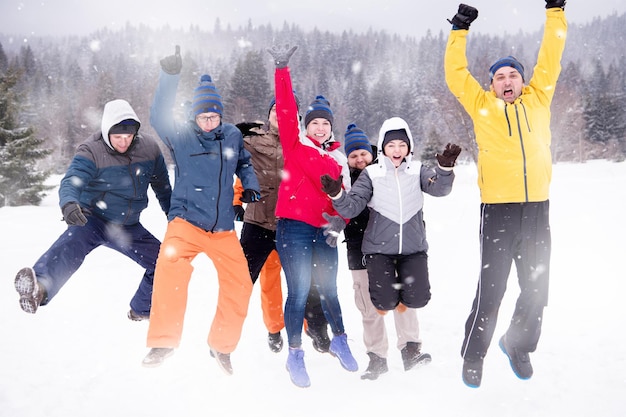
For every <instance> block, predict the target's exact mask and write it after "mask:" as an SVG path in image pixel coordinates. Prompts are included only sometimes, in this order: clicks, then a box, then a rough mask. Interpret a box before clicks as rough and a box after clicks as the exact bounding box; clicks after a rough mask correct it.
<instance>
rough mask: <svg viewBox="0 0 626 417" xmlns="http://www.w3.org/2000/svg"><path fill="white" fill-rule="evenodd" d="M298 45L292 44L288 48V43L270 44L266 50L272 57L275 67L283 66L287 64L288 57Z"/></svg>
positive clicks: (289, 57)
mask: <svg viewBox="0 0 626 417" xmlns="http://www.w3.org/2000/svg"><path fill="white" fill-rule="evenodd" d="M296 49H298V46H293V47H291V49H289V45H284V46H282V47H280V46H276V45H274V46H272V47H271V48H268V50H267V52H269V54H270V55H271V56H272V58H274V65H276V68H285V67H286V66H287V65H289V59H291V55H293V53H294V52H296Z"/></svg>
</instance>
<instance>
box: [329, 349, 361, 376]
mask: <svg viewBox="0 0 626 417" xmlns="http://www.w3.org/2000/svg"><path fill="white" fill-rule="evenodd" d="M328 353H330V354H331V355H332V356H334V357H335V358H337V359H339V363H340V364H341V366H342V367H343V369H345V370H346V371H349V372H356V371H358V370H359V364H358V363H357V362H356V359H354V358H353V360H354V367H349V366H348V364H347V363H346V362H345V361H344V360H343V359H342V358H341V356H339V355H337V354H336V353H335V352H333V351H332V350H330V349H329V350H328Z"/></svg>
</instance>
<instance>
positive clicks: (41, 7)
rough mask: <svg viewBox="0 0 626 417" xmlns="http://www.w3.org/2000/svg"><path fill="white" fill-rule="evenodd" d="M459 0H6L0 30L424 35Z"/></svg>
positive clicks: (604, 10)
mask: <svg viewBox="0 0 626 417" xmlns="http://www.w3.org/2000/svg"><path fill="white" fill-rule="evenodd" d="M463 1H464V2H465V3H466V4H470V5H472V6H474V7H476V8H477V9H478V11H479V17H478V20H477V21H476V22H475V23H474V24H473V25H472V30H475V31H477V32H483V33H485V32H488V33H491V34H502V33H504V32H507V33H516V32H517V31H518V30H519V29H522V30H524V31H533V30H536V29H539V27H540V26H541V25H542V23H543V21H544V15H543V13H542V10H543V9H544V6H545V2H544V1H543V0H463ZM459 3H460V2H459V1H458V0H426V1H423V0H420V1H410V0H404V1H401V0H375V1H371V0H313V1H306V0H305V1H302V0H273V1H266V0H230V1H229V0H219V1H215V0H170V1H159V0H106V1H105V0H98V1H94V0H0V33H4V34H5V35H8V34H14V35H20V36H24V37H28V36H33V35H35V36H43V35H68V34H74V35H87V34H89V33H91V32H93V31H94V30H97V29H101V28H104V27H107V28H109V29H112V30H115V29H117V28H120V27H123V26H124V25H125V24H126V23H127V22H130V23H131V24H139V23H143V24H147V25H150V26H151V27H155V28H158V27H161V26H164V25H170V26H171V27H172V28H182V29H187V28H188V27H189V25H190V24H198V25H201V27H202V26H204V27H205V28H206V29H207V30H211V29H212V28H213V27H214V24H215V20H216V18H218V17H219V18H220V20H221V22H222V25H223V27H226V25H228V24H230V25H231V26H232V27H233V28H236V27H238V26H240V25H245V24H247V22H248V21H249V20H251V21H252V24H253V25H261V24H267V23H271V24H272V25H273V26H274V28H280V27H282V25H283V23H284V22H288V23H290V24H291V23H295V24H298V25H300V26H301V27H302V28H304V29H305V30H309V29H312V28H314V27H317V28H318V29H321V30H331V31H343V30H344V29H346V30H348V29H352V30H354V31H356V32H362V31H366V30H367V29H369V28H373V29H375V30H381V29H384V30H386V31H388V32H394V33H399V34H401V35H412V36H416V37H421V36H423V35H424V34H425V33H426V30H427V29H430V30H432V31H433V33H435V34H436V33H438V32H439V31H440V30H444V31H447V30H448V29H449V28H450V25H449V24H448V23H447V22H446V18H451V17H452V16H453V15H454V13H455V12H456V10H457V8H458V5H459ZM566 11H567V16H568V19H569V21H570V23H587V22H589V21H591V20H592V19H593V18H594V17H604V16H607V15H610V14H612V13H617V14H623V13H624V12H625V11H626V0H569V1H568V4H567V7H566Z"/></svg>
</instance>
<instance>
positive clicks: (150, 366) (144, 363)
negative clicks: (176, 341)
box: [141, 349, 174, 368]
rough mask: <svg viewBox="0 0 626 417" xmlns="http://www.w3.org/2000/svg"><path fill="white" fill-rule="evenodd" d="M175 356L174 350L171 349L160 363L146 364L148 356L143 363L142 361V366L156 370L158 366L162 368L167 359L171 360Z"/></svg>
mask: <svg viewBox="0 0 626 417" xmlns="http://www.w3.org/2000/svg"><path fill="white" fill-rule="evenodd" d="M173 354H174V349H171V350H170V351H169V352H167V353H165V355H163V356H161V358H160V359H159V360H158V361H151V362H146V359H148V357H147V356H146V357H145V358H144V359H143V361H141V365H142V366H143V367H144V368H156V367H158V366H161V365H162V364H163V362H164V361H165V359H167V358H169V357H170V356H172V355H173ZM148 355H149V354H148Z"/></svg>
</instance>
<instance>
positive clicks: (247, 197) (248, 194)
mask: <svg viewBox="0 0 626 417" xmlns="http://www.w3.org/2000/svg"><path fill="white" fill-rule="evenodd" d="M260 199H261V193H259V192H258V191H255V190H251V189H249V188H247V189H245V190H243V193H241V198H239V200H241V201H242V202H244V203H256V202H257V201H259V200H260Z"/></svg>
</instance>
